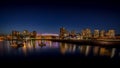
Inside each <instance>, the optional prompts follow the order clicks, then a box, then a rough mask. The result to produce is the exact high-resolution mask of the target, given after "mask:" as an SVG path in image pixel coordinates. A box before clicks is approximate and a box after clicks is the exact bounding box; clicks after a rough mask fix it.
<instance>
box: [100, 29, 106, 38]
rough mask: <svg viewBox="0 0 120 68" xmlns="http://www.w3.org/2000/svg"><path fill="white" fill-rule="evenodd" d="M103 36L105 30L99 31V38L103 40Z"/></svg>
mask: <svg viewBox="0 0 120 68" xmlns="http://www.w3.org/2000/svg"><path fill="white" fill-rule="evenodd" d="M104 36H105V30H101V31H100V37H101V38H104Z"/></svg>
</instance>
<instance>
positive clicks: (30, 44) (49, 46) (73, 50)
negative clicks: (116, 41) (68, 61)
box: [0, 40, 120, 58]
mask: <svg viewBox="0 0 120 68" xmlns="http://www.w3.org/2000/svg"><path fill="white" fill-rule="evenodd" d="M10 42H11V41H1V42H0V56H1V57H4V56H16V55H17V56H30V55H34V54H35V55H36V54H38V55H40V54H52V53H54V54H60V55H66V54H70V55H75V54H77V55H80V56H81V55H82V56H85V57H91V56H92V57H103V56H105V57H109V58H114V57H117V58H120V55H119V54H120V49H119V48H105V47H100V46H90V45H76V44H69V43H58V42H51V41H41V40H37V41H32V40H31V41H27V42H24V43H23V44H24V46H23V47H18V48H16V47H11V45H10ZM41 42H44V43H45V44H46V45H45V46H40V45H39V44H40V43H41Z"/></svg>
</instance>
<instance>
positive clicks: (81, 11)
mask: <svg viewBox="0 0 120 68" xmlns="http://www.w3.org/2000/svg"><path fill="white" fill-rule="evenodd" d="M118 6H119V5H118V4H117V3H116V2H115V3H114V2H53V1H51V2H50V1H49V2H48V1H46V2H45V1H42V2H35V1H34V2H32V1H31V2H27V1H25V2H22V1H21V2H17V1H16V2H15V1H13V2H7V1H6V2H1V5H0V9H1V11H0V15H1V16H0V23H1V24H0V33H5V34H9V33H11V31H12V30H18V31H23V30H28V31H30V32H31V31H34V30H35V31H37V32H38V33H57V34H59V29H60V28H61V27H65V28H66V29H67V30H68V31H71V30H75V31H76V32H80V31H81V30H82V29H86V28H90V29H91V30H92V31H93V30H94V29H99V30H106V31H107V30H109V29H114V30H115V31H116V33H117V34H120V29H119V25H120V23H119V22H120V20H119V18H120V9H119V7H118Z"/></svg>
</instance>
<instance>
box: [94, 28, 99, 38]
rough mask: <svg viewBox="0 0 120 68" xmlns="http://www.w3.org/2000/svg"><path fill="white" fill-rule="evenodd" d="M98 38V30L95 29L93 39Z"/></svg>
mask: <svg viewBox="0 0 120 68" xmlns="http://www.w3.org/2000/svg"><path fill="white" fill-rule="evenodd" d="M98 37H99V30H98V29H96V30H94V38H98Z"/></svg>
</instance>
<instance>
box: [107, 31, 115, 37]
mask: <svg viewBox="0 0 120 68" xmlns="http://www.w3.org/2000/svg"><path fill="white" fill-rule="evenodd" d="M108 38H115V30H109V31H108Z"/></svg>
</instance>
